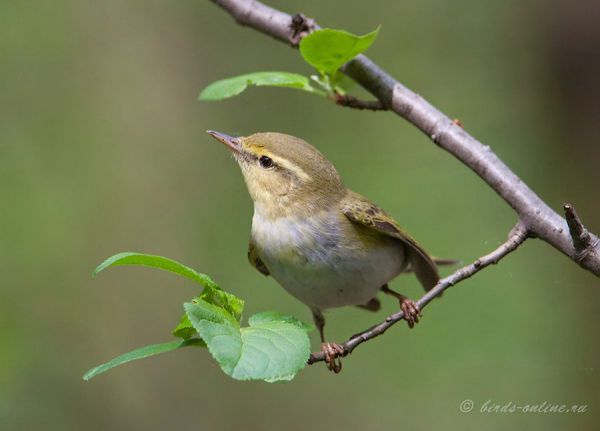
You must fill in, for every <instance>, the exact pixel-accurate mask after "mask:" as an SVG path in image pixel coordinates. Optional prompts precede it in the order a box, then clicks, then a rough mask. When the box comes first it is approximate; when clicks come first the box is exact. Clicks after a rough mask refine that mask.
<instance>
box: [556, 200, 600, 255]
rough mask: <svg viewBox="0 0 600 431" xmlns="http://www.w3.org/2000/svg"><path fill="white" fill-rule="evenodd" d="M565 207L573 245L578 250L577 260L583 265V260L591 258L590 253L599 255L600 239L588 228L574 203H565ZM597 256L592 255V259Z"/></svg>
mask: <svg viewBox="0 0 600 431" xmlns="http://www.w3.org/2000/svg"><path fill="white" fill-rule="evenodd" d="M563 208H564V210H565V219H566V220H567V226H569V233H570V234H571V238H572V239H573V247H575V251H576V255H575V261H576V262H577V263H579V264H580V265H581V263H582V262H583V261H585V260H588V259H590V255H593V254H596V255H597V253H598V251H597V250H598V243H599V242H600V240H599V239H598V238H596V237H594V236H593V235H592V234H590V232H589V231H588V230H587V229H586V227H585V226H584V225H583V223H582V222H581V220H580V219H579V216H578V215H577V213H576V212H575V208H573V205H571V204H564V205H563ZM597 257H598V256H596V257H593V256H592V259H596V258H597Z"/></svg>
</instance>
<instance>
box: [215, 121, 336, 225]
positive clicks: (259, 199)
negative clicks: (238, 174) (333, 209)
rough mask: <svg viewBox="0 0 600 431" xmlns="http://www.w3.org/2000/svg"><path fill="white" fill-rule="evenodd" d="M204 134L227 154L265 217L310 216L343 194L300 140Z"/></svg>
mask: <svg viewBox="0 0 600 431" xmlns="http://www.w3.org/2000/svg"><path fill="white" fill-rule="evenodd" d="M207 133H208V134H209V135H211V136H213V137H214V138H215V139H217V140H218V141H220V142H221V143H223V144H225V145H226V146H227V147H228V148H229V149H230V150H231V151H232V154H233V157H234V158H235V160H236V161H237V162H238V164H239V166H240V168H241V170H242V174H243V175H244V179H245V181H246V185H247V187H248V192H249V193H250V196H251V197H252V200H253V201H254V205H255V208H256V209H257V210H259V211H261V213H263V215H265V216H268V217H272V218H276V217H282V216H290V215H299V216H306V215H310V214H311V213H314V212H316V211H319V210H321V209H324V208H327V207H328V206H330V205H331V204H332V202H334V201H335V200H337V199H339V198H340V197H341V196H342V195H343V193H344V191H345V188H344V186H343V185H342V181H341V179H340V176H339V174H338V173H337V171H336V170H335V167H334V166H333V165H332V164H331V162H330V161H329V160H327V159H326V158H325V156H323V154H321V153H320V152H319V151H318V150H317V149H316V148H315V147H313V146H312V145H310V144H309V143H307V142H305V141H303V140H302V139H300V138H296V137H294V136H290V135H285V134H283V133H272V132H267V133H255V134H253V135H250V136H246V137H233V136H229V135H226V134H224V133H220V132H215V131H213V130H209V131H208V132H207Z"/></svg>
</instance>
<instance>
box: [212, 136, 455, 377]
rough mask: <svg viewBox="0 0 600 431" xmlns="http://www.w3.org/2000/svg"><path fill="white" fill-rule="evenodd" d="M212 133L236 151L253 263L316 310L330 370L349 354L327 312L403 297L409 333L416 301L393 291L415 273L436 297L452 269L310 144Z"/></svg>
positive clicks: (416, 318)
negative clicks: (443, 272) (249, 207)
mask: <svg viewBox="0 0 600 431" xmlns="http://www.w3.org/2000/svg"><path fill="white" fill-rule="evenodd" d="M207 133H208V134H209V135H211V136H212V137H214V138H215V139H216V140H217V141H219V142H221V143H222V144H224V145H225V146H226V147H228V148H229V150H231V153H232V155H233V158H234V159H235V160H236V161H237V163H238V165H239V167H240V169H241V172H242V175H243V177H244V180H245V183H246V186H247V188H248V192H249V194H250V197H251V198H252V200H253V202H254V214H253V217H252V229H251V234H250V241H249V245H248V260H249V262H250V264H251V265H252V266H253V267H254V268H256V269H257V270H258V271H259V272H261V273H262V274H264V275H266V276H271V277H273V278H274V279H275V281H277V283H278V284H280V285H281V286H282V287H283V288H284V289H285V290H286V291H287V292H288V293H290V294H291V295H292V296H294V297H295V298H297V299H298V300H300V301H301V302H302V303H304V304H305V305H307V306H308V307H309V308H310V310H311V312H312V316H313V320H314V323H315V326H316V327H317V329H318V330H319V335H320V338H321V351H322V352H323V353H324V357H325V362H326V364H327V367H328V369H329V370H331V371H333V372H335V373H338V372H340V370H341V368H342V363H341V358H342V357H343V356H344V355H345V351H344V347H343V346H342V345H340V344H338V343H334V342H328V341H326V337H325V333H324V327H325V317H324V314H323V313H324V311H325V310H328V309H332V308H337V307H344V306H358V307H360V308H363V309H366V310H370V311H377V310H379V309H380V307H381V304H380V302H379V300H378V299H377V294H378V293H379V292H383V293H384V294H387V295H391V296H394V297H395V298H397V299H398V301H399V305H400V308H401V309H402V311H403V312H404V318H405V319H406V321H407V322H408V326H409V327H410V328H412V327H413V326H414V325H415V323H418V322H419V318H420V317H421V316H422V314H421V310H420V308H419V306H418V305H417V303H416V302H415V301H413V300H411V299H410V298H408V297H406V296H404V295H402V294H400V293H397V292H396V291H394V290H392V289H390V288H389V286H388V283H389V282H390V281H391V280H392V279H394V278H395V277H396V276H398V275H399V274H401V273H406V272H412V273H414V274H415V275H416V277H417V279H418V280H419V282H420V284H421V285H422V286H423V288H424V289H425V290H430V289H431V288H432V287H434V286H435V285H436V284H437V282H438V281H439V279H440V276H439V272H438V268H437V265H438V264H449V263H453V261H450V260H444V259H437V258H434V257H432V256H430V255H429V254H428V253H427V252H426V251H425V250H424V249H423V248H422V247H421V246H420V245H419V244H418V243H417V242H416V241H415V240H414V239H413V238H412V237H411V236H410V235H409V234H408V233H407V232H406V231H405V230H404V229H402V228H401V227H400V225H399V224H398V223H397V222H396V221H395V220H394V219H393V218H392V217H391V216H389V215H388V214H387V213H386V212H385V211H384V210H382V209H381V208H380V207H379V206H377V205H375V204H374V203H372V202H371V201H370V200H369V199H367V198H365V197H363V196H361V195H360V194H358V193H356V192H354V191H352V190H350V189H348V188H346V187H345V186H344V184H343V183H342V180H341V178H340V175H339V174H338V172H337V170H336V168H335V167H334V166H333V164H332V163H331V162H330V161H329V160H328V159H327V158H326V157H325V156H324V155H323V154H322V153H321V152H320V151H319V150H317V149H316V148H315V147H314V146H312V145H310V144H309V143H308V142H306V141H304V140H302V139H300V138H297V137H294V136H291V135H287V134H283V133H275V132H262V133H254V134H252V135H249V136H245V137H244V136H239V137H234V136H230V135H228V134H225V133H221V132H217V131H214V130H208V131H207Z"/></svg>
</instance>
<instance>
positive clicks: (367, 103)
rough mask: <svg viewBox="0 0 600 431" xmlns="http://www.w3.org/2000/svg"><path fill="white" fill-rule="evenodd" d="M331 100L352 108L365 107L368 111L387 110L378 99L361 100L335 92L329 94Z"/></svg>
mask: <svg viewBox="0 0 600 431" xmlns="http://www.w3.org/2000/svg"><path fill="white" fill-rule="evenodd" d="M331 98H332V99H333V101H334V102H335V103H336V104H337V105H340V106H345V107H347V108H353V109H366V110H368V111H387V110H388V108H386V107H385V106H383V104H382V103H381V102H380V101H379V100H361V99H358V98H356V97H354V96H350V95H349V94H344V95H342V94H338V93H335V94H333V95H332V96H331Z"/></svg>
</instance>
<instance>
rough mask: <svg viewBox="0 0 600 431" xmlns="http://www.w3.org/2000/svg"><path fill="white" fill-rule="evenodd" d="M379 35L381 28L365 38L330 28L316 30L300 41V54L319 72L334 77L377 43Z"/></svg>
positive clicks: (364, 36)
mask: <svg viewBox="0 0 600 431" xmlns="http://www.w3.org/2000/svg"><path fill="white" fill-rule="evenodd" d="M378 33H379V27H377V29H376V30H374V31H372V32H371V33H367V34H365V35H363V36H357V35H355V34H352V33H348V32H347V31H344V30H333V29H330V28H324V29H321V30H316V31H314V32H312V33H311V34H309V35H308V36H306V37H305V38H303V39H302V40H301V41H300V54H302V57H303V58H304V60H305V61H306V62H307V63H308V64H310V65H311V66H312V67H314V68H315V69H317V70H318V71H319V72H321V73H324V74H328V75H333V74H334V73H335V72H336V71H337V70H338V69H339V68H340V67H342V66H343V65H344V64H346V63H347V62H349V61H350V60H352V59H353V58H354V57H356V56H357V55H358V54H361V53H363V52H365V51H366V50H367V49H368V48H369V47H370V46H371V44H373V42H375V39H376V38H377V34H378Z"/></svg>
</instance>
